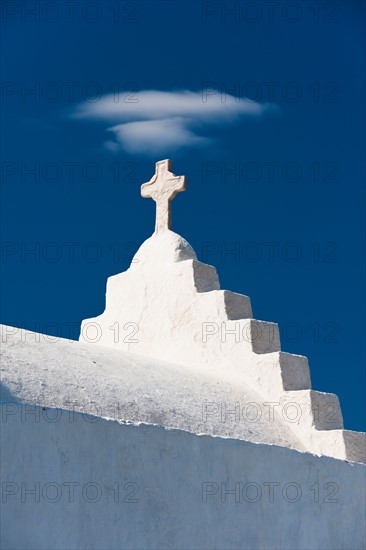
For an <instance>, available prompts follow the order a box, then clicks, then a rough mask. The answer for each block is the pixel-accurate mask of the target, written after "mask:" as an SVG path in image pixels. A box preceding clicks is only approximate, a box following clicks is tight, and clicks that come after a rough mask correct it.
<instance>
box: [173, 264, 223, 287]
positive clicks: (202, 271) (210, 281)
mask: <svg viewBox="0 0 366 550" xmlns="http://www.w3.org/2000/svg"><path fill="white" fill-rule="evenodd" d="M176 266H177V269H179V270H182V269H184V270H187V271H188V272H191V273H192V276H193V284H194V286H195V288H196V291H197V292H209V291H211V290H220V282H219V277H218V274H217V271H216V268H215V267H214V266H212V265H208V264H204V263H203V262H199V261H198V260H185V261H184V262H180V263H177V264H176Z"/></svg>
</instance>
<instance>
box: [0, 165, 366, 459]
mask: <svg viewBox="0 0 366 550" xmlns="http://www.w3.org/2000/svg"><path fill="white" fill-rule="evenodd" d="M185 185H186V180H185V177H184V176H179V177H176V176H175V175H174V174H173V173H172V172H171V162H170V161H168V160H164V161H160V162H158V163H157V165H156V173H155V175H154V176H153V178H152V179H151V180H150V181H149V182H147V183H146V184H143V186H142V195H143V196H144V197H151V198H152V199H153V200H155V202H156V206H157V216H156V225H155V232H154V234H153V235H152V236H151V237H150V238H148V239H147V240H146V241H145V242H144V243H143V244H142V245H141V247H140V249H139V250H138V251H137V253H136V255H135V257H134V258H133V260H132V263H131V266H130V268H129V269H128V270H127V271H126V272H123V273H119V274H118V275H114V276H112V277H110V278H109V279H108V281H107V290H106V305H105V310H104V312H102V313H101V314H100V315H99V316H97V317H94V318H92V319H85V320H84V321H83V323H82V326H81V332H80V342H79V343H76V342H68V341H66V340H60V341H58V342H49V341H48V338H47V337H45V336H44V335H33V337H31V336H29V335H28V336H27V337H26V338H25V339H24V337H23V336H24V334H22V331H21V330H20V329H13V328H11V327H5V328H4V333H5V338H4V337H3V344H2V347H3V354H4V358H3V367H2V369H3V376H2V385H3V388H2V390H3V400H5V401H12V402H16V403H21V404H26V403H33V404H39V405H42V406H43V407H49V408H57V407H59V408H61V409H66V410H77V411H80V412H87V413H91V414H94V415H95V416H96V417H98V416H101V417H104V418H114V419H118V420H120V421H121V422H127V421H130V422H135V423H138V422H145V423H151V424H159V425H163V426H166V427H168V428H180V429H184V430H189V431H192V432H193V433H197V434H202V433H205V434H211V435H215V436H221V437H233V438H239V439H246V440H249V441H254V442H258V443H268V444H274V445H284V446H286V447H290V448H293V449H297V450H299V451H307V452H311V453H314V454H319V455H327V456H331V457H334V458H338V459H344V460H350V461H357V462H365V434H362V433H358V432H352V431H349V430H344V429H343V418H342V411H341V408H340V404H339V400H338V397H337V396H336V395H334V394H329V393H323V392H319V391H315V390H313V389H312V387H311V380H310V370H309V365H308V360H307V358H306V357H304V356H300V355H294V354H290V353H285V352H283V351H281V344H280V333H279V328H278V325H277V324H276V323H272V322H267V321H258V320H255V319H253V313H252V306H251V301H250V298H249V297H248V296H245V295H241V294H238V293H235V292H231V291H227V290H221V289H220V282H219V277H218V274H217V272H216V269H215V268H214V267H213V266H210V265H207V264H204V263H202V262H200V261H199V260H198V259H197V256H196V254H195V252H194V250H193V248H192V247H191V246H190V245H189V243H188V242H187V241H186V240H185V239H184V238H183V237H181V236H180V235H178V234H176V233H174V232H173V231H171V201H172V199H173V198H174V197H175V195H176V194H177V193H178V192H181V191H184V189H185ZM93 403H94V404H93Z"/></svg>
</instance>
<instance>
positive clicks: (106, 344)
mask: <svg viewBox="0 0 366 550" xmlns="http://www.w3.org/2000/svg"><path fill="white" fill-rule="evenodd" d="M185 185H186V182H185V178H184V176H180V177H176V176H175V175H174V174H173V173H172V171H171V162H170V161H168V160H164V161H160V162H158V163H157V165H156V173H155V175H154V176H153V177H152V179H151V180H150V182H147V183H146V184H144V185H143V186H142V188H141V193H142V196H144V197H151V198H153V200H155V202H156V204H157V217H156V226H155V232H154V234H153V235H152V237H150V238H149V239H147V240H146V241H145V242H144V243H143V244H142V246H141V247H140V249H139V250H138V252H137V253H136V255H135V257H134V259H133V261H132V263H131V267H130V268H129V269H128V270H127V271H126V272H124V273H120V274H118V275H115V276H113V277H110V278H109V279H108V283H107V292H106V307H105V311H104V312H103V313H102V314H101V315H100V316H98V317H96V318H93V319H86V320H84V322H83V324H82V326H81V332H80V339H79V342H73V341H67V340H62V341H58V342H54V341H52V340H51V339H50V338H47V337H46V336H45V335H40V334H36V333H33V334H29V333H28V334H26V335H25V334H24V332H23V331H22V330H21V329H16V328H14V327H6V326H4V327H3V329H2V352H3V358H2V385H1V392H2V394H1V400H2V423H1V428H2V443H3V444H2V448H1V463H2V512H1V514H2V518H1V519H2V529H1V537H2V544H1V547H2V548H4V549H20V548H21V549H34V548H37V549H51V548H52V549H57V550H59V549H84V548H90V549H99V550H102V549H106V548H108V549H122V548H123V549H145V548H151V549H157V548H159V549H160V548H166V549H201V548H202V549H225V550H226V549H234V548H235V549H280V548H281V549H282V548H284V549H306V550H308V549H332V550H333V549H352V550H354V549H361V548H365V526H364V517H365V501H364V483H365V462H366V460H365V434H362V433H358V432H352V431H350V430H346V429H344V427H343V419H342V412H341V408H340V404H339V400H338V398H337V396H336V395H334V394H329V393H323V392H319V391H315V390H313V389H312V387H311V380H310V370H309V365H308V361H307V358H306V357H303V356H300V355H293V354H289V353H285V352H283V351H281V346H280V334H279V330H278V326H277V325H276V324H275V323H271V322H267V321H258V320H255V319H254V318H253V313H252V307H251V302H250V299H249V298H248V297H247V296H244V295H240V294H237V293H234V292H231V291H227V290H221V289H220V284H219V279H218V275H217V272H216V269H215V268H214V267H213V266H210V265H206V264H203V263H202V262H200V261H199V260H198V259H197V257H196V254H195V252H194V250H193V249H192V247H191V246H190V245H189V243H188V242H187V241H186V240H185V239H183V238H182V237H181V236H179V235H177V234H176V233H174V232H173V231H172V230H171V201H172V199H173V198H174V197H175V195H176V194H177V193H178V192H180V191H183V190H184V189H185ZM25 336H26V337H25Z"/></svg>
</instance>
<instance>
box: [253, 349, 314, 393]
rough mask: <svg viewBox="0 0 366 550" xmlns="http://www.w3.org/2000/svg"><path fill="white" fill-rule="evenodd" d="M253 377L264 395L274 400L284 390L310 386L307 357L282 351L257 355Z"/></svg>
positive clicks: (302, 388)
mask: <svg viewBox="0 0 366 550" xmlns="http://www.w3.org/2000/svg"><path fill="white" fill-rule="evenodd" d="M254 378H255V380H256V384H257V385H259V387H261V388H263V390H264V391H265V392H266V395H268V396H269V397H270V398H271V399H274V400H275V401H276V400H278V399H279V398H280V397H281V396H282V395H283V394H284V392H287V391H294V390H309V389H310V388H311V380H310V369H309V365H308V359H307V357H304V356H303V355H294V354H292V353H285V352H283V351H276V352H273V353H264V354H261V355H257V358H256V362H255V365H254Z"/></svg>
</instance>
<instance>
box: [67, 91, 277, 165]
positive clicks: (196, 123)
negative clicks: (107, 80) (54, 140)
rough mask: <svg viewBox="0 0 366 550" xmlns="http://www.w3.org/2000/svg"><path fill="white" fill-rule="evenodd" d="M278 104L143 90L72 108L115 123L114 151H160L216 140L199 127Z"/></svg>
mask: <svg viewBox="0 0 366 550" xmlns="http://www.w3.org/2000/svg"><path fill="white" fill-rule="evenodd" d="M274 109H276V106H275V105H273V104H269V103H264V104H260V103H257V102H255V101H251V100H248V99H245V98H236V97H233V96H230V95H226V96H224V97H223V96H222V95H221V94H220V93H219V92H218V91H216V90H211V91H206V92H204V93H199V92H191V91H188V90H184V91H179V92H161V91H156V90H145V91H141V92H136V93H127V92H125V93H123V94H122V93H120V94H119V95H114V94H110V95H106V96H103V97H102V98H101V99H100V100H99V101H97V102H93V103H91V102H84V103H82V104H80V105H78V106H77V108H76V109H75V110H74V112H73V117H75V118H79V119H89V120H100V121H104V122H106V123H107V124H113V126H111V127H108V128H107V129H108V130H109V131H111V132H113V133H114V138H115V141H113V140H108V141H106V142H105V146H106V147H107V148H108V149H109V150H110V151H118V150H120V149H123V150H125V151H128V152H129V153H144V154H151V155H156V154H160V153H167V152H169V151H173V150H176V149H178V148H181V147H185V146H201V145H206V144H208V143H210V141H212V140H210V139H209V138H207V137H203V136H200V135H198V134H197V131H198V130H197V127H199V128H200V130H202V129H204V128H205V127H206V126H209V125H211V126H212V125H222V124H233V123H235V122H239V121H240V120H241V119H242V118H248V117H255V118H258V117H262V116H264V115H265V114H267V113H268V112H270V111H273V110H274Z"/></svg>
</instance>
